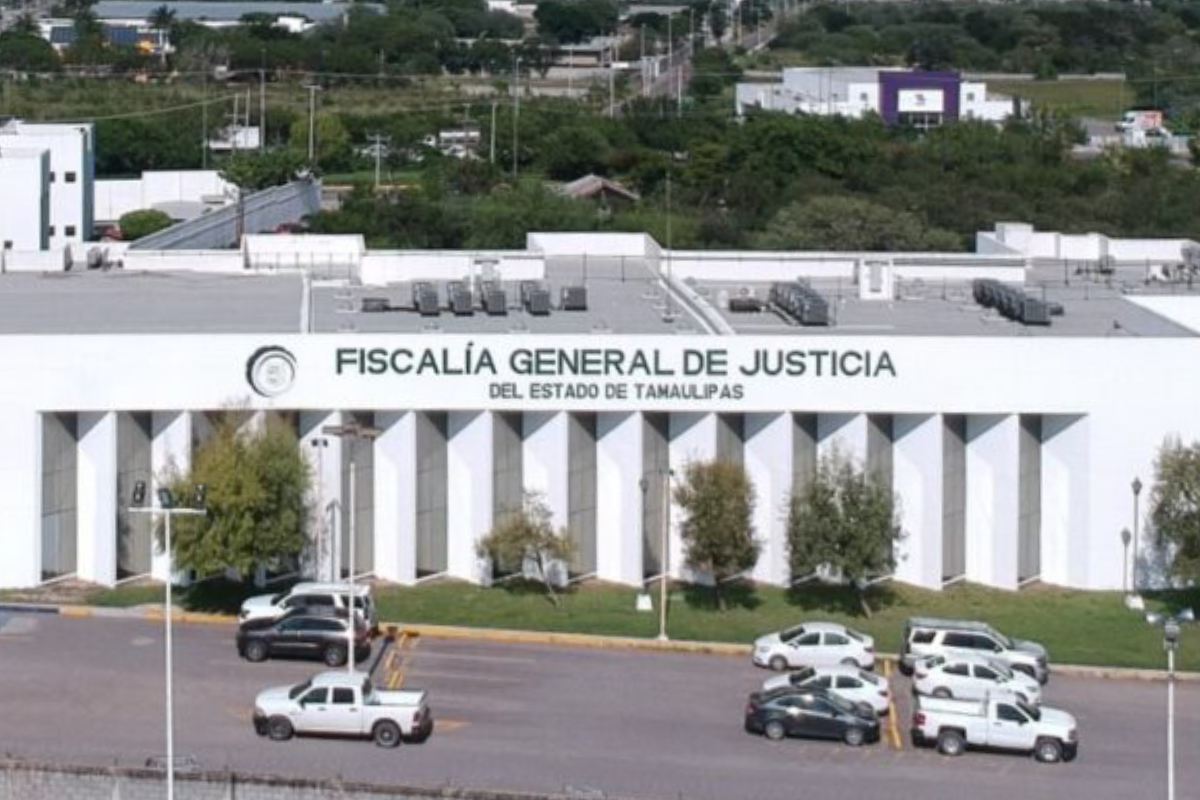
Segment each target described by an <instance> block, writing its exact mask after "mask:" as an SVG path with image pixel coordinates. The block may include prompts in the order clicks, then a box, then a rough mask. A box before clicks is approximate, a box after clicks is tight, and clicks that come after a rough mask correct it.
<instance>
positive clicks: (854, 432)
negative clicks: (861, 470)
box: [817, 414, 867, 467]
mask: <svg viewBox="0 0 1200 800" xmlns="http://www.w3.org/2000/svg"><path fill="white" fill-rule="evenodd" d="M835 450H836V451H837V452H839V453H841V454H842V455H845V456H849V457H850V458H852V459H853V460H854V462H855V463H856V464H858V465H859V466H860V467H862V466H865V465H866V463H867V415H866V414H818V415H817V457H818V458H825V457H826V456H828V455H829V454H830V453H832V452H834V451H835Z"/></svg>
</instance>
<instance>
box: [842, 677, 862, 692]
mask: <svg viewBox="0 0 1200 800" xmlns="http://www.w3.org/2000/svg"><path fill="white" fill-rule="evenodd" d="M837 688H839V689H861V688H862V681H860V680H859V679H858V678H851V677H850V676H848V675H843V676H841V677H840V678H838V679H837Z"/></svg>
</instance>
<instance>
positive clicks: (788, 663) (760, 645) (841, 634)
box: [753, 622, 875, 672]
mask: <svg viewBox="0 0 1200 800" xmlns="http://www.w3.org/2000/svg"><path fill="white" fill-rule="evenodd" d="M753 659H754V663H755V665H756V666H759V667H770V668H771V669H773V670H776V671H778V672H782V671H783V670H785V669H798V668H800V667H832V666H837V665H842V666H850V667H860V668H862V669H874V668H875V640H874V639H872V638H871V637H870V636H867V635H866V634H865V633H859V632H858V631H855V630H852V629H850V628H847V627H846V626H844V625H838V624H837V623H834V622H806V623H804V624H803V625H797V626H796V627H794V628H788V629H787V630H784V631H780V632H779V633H772V634H769V635H767V636H761V637H759V638H758V639H756V640H755V642H754V655H753Z"/></svg>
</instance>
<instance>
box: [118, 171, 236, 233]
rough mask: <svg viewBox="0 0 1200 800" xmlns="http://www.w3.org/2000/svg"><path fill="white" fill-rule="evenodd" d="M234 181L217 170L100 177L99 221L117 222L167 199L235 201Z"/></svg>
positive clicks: (166, 201) (216, 202) (211, 202)
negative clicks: (123, 177) (111, 178)
mask: <svg viewBox="0 0 1200 800" xmlns="http://www.w3.org/2000/svg"><path fill="white" fill-rule="evenodd" d="M234 191H235V189H234V187H233V185H232V184H229V183H227V182H226V181H224V180H223V179H222V178H221V174H220V173H219V172H217V171H215V170H176V171H159V172H143V173H142V177H141V178H135V179H125V180H99V181H96V185H95V216H96V220H97V221H98V222H116V221H117V220H118V219H120V218H121V216H122V215H123V214H127V213H129V212H130V211H139V210H142V209H147V208H157V207H159V206H161V205H163V204H167V203H210V204H211V205H214V206H220V205H224V204H226V203H229V202H232V196H233V192H234Z"/></svg>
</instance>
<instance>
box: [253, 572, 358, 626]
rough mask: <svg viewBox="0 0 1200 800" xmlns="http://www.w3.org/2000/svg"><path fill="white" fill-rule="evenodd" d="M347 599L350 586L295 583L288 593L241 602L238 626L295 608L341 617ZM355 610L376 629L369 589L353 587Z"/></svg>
mask: <svg viewBox="0 0 1200 800" xmlns="http://www.w3.org/2000/svg"><path fill="white" fill-rule="evenodd" d="M349 596H350V586H349V584H345V583H297V584H296V585H295V586H293V587H292V588H291V589H290V590H289V591H287V592H282V593H279V594H260V595H258V596H256V597H251V598H250V599H248V600H246V601H245V602H243V603H242V609H241V612H240V613H239V614H238V623H239V624H240V623H244V622H249V621H250V620H252V619H278V618H279V617H282V616H283V615H284V614H286V613H288V612H289V611H291V610H292V609H294V608H304V609H307V610H309V611H312V612H321V611H326V612H329V613H335V612H337V611H341V612H342V613H343V614H344V613H345V610H346V601H347V599H348V598H349ZM354 607H355V608H356V609H357V610H358V613H359V614H360V615H362V617H363V618H364V619H365V620H366V622H367V625H368V626H370V628H371V630H374V629H375V628H376V627H377V626H378V624H379V620H378V618H377V615H376V611H375V603H374V602H373V601H372V599H371V587H370V586H367V585H365V584H357V585H355V587H354Z"/></svg>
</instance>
